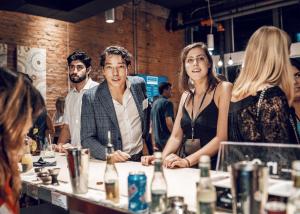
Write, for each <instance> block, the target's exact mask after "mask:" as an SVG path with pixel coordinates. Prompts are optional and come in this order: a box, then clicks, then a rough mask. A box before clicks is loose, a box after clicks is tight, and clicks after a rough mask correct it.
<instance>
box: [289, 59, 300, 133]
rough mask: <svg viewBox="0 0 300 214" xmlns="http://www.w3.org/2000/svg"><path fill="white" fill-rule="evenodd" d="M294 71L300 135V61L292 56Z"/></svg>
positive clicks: (296, 111)
mask: <svg viewBox="0 0 300 214" xmlns="http://www.w3.org/2000/svg"><path fill="white" fill-rule="evenodd" d="M290 60H291V64H292V68H291V70H292V73H293V75H294V79H295V97H294V101H293V107H294V109H295V116H296V121H297V131H298V134H299V135H300V119H299V118H300V62H299V61H297V60H296V59H293V58H291V59H290Z"/></svg>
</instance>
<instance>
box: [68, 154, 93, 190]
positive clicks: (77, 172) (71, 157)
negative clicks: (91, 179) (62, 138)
mask: <svg viewBox="0 0 300 214" xmlns="http://www.w3.org/2000/svg"><path fill="white" fill-rule="evenodd" d="M89 159H90V150H89V149H81V148H70V149H67V161H68V168H69V173H70V179H71V184H72V189H73V193H75V194H84V193H87V191H88V171H89Z"/></svg>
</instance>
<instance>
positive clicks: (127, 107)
mask: <svg viewBox="0 0 300 214" xmlns="http://www.w3.org/2000/svg"><path fill="white" fill-rule="evenodd" d="M112 100H113V104H114V107H115V111H116V115H117V119H118V123H119V128H120V132H121V137H122V144H123V151H124V152H126V153H128V154H130V155H134V154H137V153H139V152H140V151H142V149H143V138H142V123H141V118H140V115H139V112H138V109H137V106H136V104H135V101H134V98H133V96H132V94H131V91H130V82H129V81H127V88H126V90H125V92H124V94H123V99H122V103H123V104H120V103H119V102H118V101H116V100H114V99H112Z"/></svg>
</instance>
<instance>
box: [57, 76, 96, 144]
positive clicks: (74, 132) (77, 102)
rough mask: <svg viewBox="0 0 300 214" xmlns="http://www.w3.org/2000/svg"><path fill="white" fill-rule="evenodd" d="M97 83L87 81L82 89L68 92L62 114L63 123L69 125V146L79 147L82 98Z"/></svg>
mask: <svg viewBox="0 0 300 214" xmlns="http://www.w3.org/2000/svg"><path fill="white" fill-rule="evenodd" d="M98 84H99V83H97V82H95V81H93V80H92V79H90V78H89V79H88V81H87V82H86V84H85V86H84V87H83V89H81V90H80V91H77V90H76V88H73V89H71V90H70V91H69V93H68V95H67V97H66V102H65V112H64V117H63V119H64V123H65V124H68V125H69V129H70V134H71V144H72V145H74V146H81V143H80V128H81V127H80V122H81V104H82V96H83V94H84V92H85V91H86V90H88V89H90V88H92V87H94V86H96V85H98Z"/></svg>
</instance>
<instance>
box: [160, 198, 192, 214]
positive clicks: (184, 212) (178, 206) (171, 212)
mask: <svg viewBox="0 0 300 214" xmlns="http://www.w3.org/2000/svg"><path fill="white" fill-rule="evenodd" d="M190 213H191V212H189V211H188V209H187V204H185V203H184V202H183V201H180V200H176V201H173V203H172V204H171V206H170V207H169V208H168V210H167V211H166V212H165V213H164V214H190Z"/></svg>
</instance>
